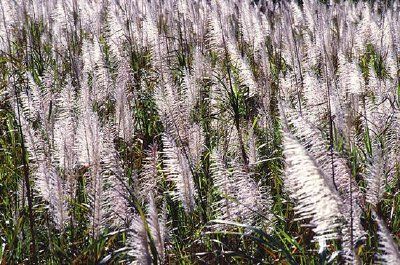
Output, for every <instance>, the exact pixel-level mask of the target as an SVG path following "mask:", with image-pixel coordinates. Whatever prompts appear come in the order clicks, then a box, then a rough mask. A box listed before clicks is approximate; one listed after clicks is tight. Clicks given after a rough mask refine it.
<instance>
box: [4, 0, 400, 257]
mask: <svg viewBox="0 0 400 265" xmlns="http://www.w3.org/2000/svg"><path fill="white" fill-rule="evenodd" d="M255 2H259V3H258V4H254V3H253V1H238V0H237V1H234V0H229V1H218V0H213V1H208V0H198V1H189V0H170V1H144V0H143V1H140V0H136V1H130V0H122V1H116V0H109V1H74V0H68V1H60V0H58V1H56V0H54V1H45V2H43V1H29V3H27V2H26V1H15V3H14V1H13V2H11V1H2V3H1V5H0V7H1V9H0V14H1V15H0V17H1V16H2V17H4V20H2V21H0V36H4V37H1V38H0V51H4V52H5V53H12V49H11V45H10V43H12V41H13V40H14V39H17V38H18V37H19V36H18V35H17V36H15V35H14V32H16V30H15V29H16V28H18V27H20V26H21V25H22V24H23V21H25V18H24V16H25V15H26V16H28V17H29V18H30V19H32V21H34V22H37V23H38V22H40V23H42V24H43V33H42V36H41V41H42V44H46V45H47V46H48V48H49V49H50V54H49V55H46V56H48V57H50V59H51V60H50V59H48V64H50V62H55V66H56V67H53V68H52V67H49V68H48V69H46V68H45V69H44V71H43V73H38V72H34V73H32V71H31V70H25V72H22V73H15V74H14V75H11V77H10V78H9V82H8V84H9V86H8V91H7V92H8V96H7V97H8V98H10V102H11V103H12V104H13V106H14V108H15V113H16V115H17V117H18V120H19V123H20V125H21V126H22V131H23V137H24V140H25V144H26V147H27V149H28V151H29V157H30V165H31V169H32V173H33V176H34V188H35V190H36V191H37V194H38V195H40V196H41V198H43V200H44V201H45V202H46V204H47V205H48V209H49V212H50V213H51V216H52V217H53V221H54V224H55V225H56V228H57V229H58V230H59V231H63V230H64V229H65V227H66V226H67V225H68V222H74V218H73V215H72V214H71V213H70V212H69V209H70V205H69V203H70V202H72V201H73V200H74V197H75V196H76V190H77V189H78V186H79V185H81V183H78V182H79V181H81V182H82V180H80V179H82V178H84V179H85V181H84V183H86V187H85V192H86V193H87V195H88V198H89V205H90V207H89V209H90V211H89V212H90V213H89V214H88V216H87V217H88V219H89V220H90V224H91V227H90V229H91V230H92V232H93V236H94V237H98V236H100V235H101V233H102V232H103V231H104V229H105V228H107V229H110V228H111V229H116V230H117V229H119V228H121V227H124V228H126V229H127V230H128V231H129V232H128V240H127V241H128V247H129V248H130V249H131V251H130V252H129V254H131V255H132V256H133V257H134V259H135V260H136V261H137V263H138V264H150V263H151V262H152V261H154V260H160V261H161V262H162V261H163V260H164V256H165V234H166V231H165V230H166V228H165V226H166V222H167V220H166V219H167V217H165V216H164V214H165V209H164V208H162V209H161V207H160V205H162V204H163V202H165V197H166V196H170V195H172V196H171V198H172V199H173V200H174V201H175V202H177V203H178V204H179V205H181V207H182V209H183V211H184V212H185V213H186V214H188V215H190V214H192V212H195V211H196V210H198V208H199V207H200V205H199V202H201V201H202V200H203V198H201V196H199V193H200V192H201V191H200V189H201V188H202V187H203V186H202V185H200V184H199V182H200V180H199V178H200V175H201V174H200V173H202V172H201V170H202V164H201V163H202V162H203V161H205V160H206V159H209V162H210V164H211V166H210V174H211V180H212V181H211V182H212V186H213V191H215V193H216V196H215V198H217V199H216V200H215V201H214V202H212V208H213V217H215V218H219V219H223V220H229V221H238V222H242V223H247V224H251V225H255V224H257V223H258V224H260V223H259V222H262V221H266V220H267V221H268V223H271V222H270V221H271V216H270V215H271V204H272V199H273V198H270V194H269V192H268V187H265V186H263V185H265V183H267V182H266V181H258V178H257V177H256V175H257V174H259V172H257V166H258V165H260V164H262V163H263V156H264V155H265V154H261V151H260V150H261V149H262V148H263V146H265V145H266V144H268V143H263V142H262V140H264V141H265V139H272V138H273V135H274V130H275V129H276V127H275V121H276V120H277V119H280V120H281V124H282V146H283V154H284V157H285V161H286V163H285V165H286V169H285V176H284V177H283V179H284V184H285V188H286V190H287V191H288V193H289V194H290V197H291V198H292V199H293V201H294V202H295V203H297V204H296V206H295V210H296V213H297V214H298V216H299V219H301V220H303V221H304V220H307V221H309V223H310V225H311V227H312V229H313V231H314V233H315V237H316V239H318V240H319V241H320V242H324V241H326V240H341V241H342V243H343V244H342V245H343V251H344V256H345V258H346V260H347V261H349V262H355V261H356V260H357V249H356V246H359V245H360V244H362V242H363V239H364V238H365V234H366V231H365V230H364V228H363V226H362V224H361V215H362V213H363V212H365V211H366V210H367V209H369V208H368V207H371V208H372V209H375V208H377V206H378V205H379V203H380V202H381V201H382V198H383V197H384V196H385V190H386V189H387V188H388V186H390V185H393V183H394V181H395V178H396V177H395V176H396V174H398V168H399V162H400V156H399V147H398V146H400V144H399V143H400V133H399V132H398V128H399V126H400V112H399V106H398V105H399V104H398V102H399V98H398V97H399V95H398V89H397V88H398V86H399V76H398V69H399V67H398V61H399V60H398V57H399V56H398V54H399V51H400V39H399V38H400V32H399V30H400V24H399V23H400V22H399V21H400V17H399V13H400V12H399V11H400V9H399V6H398V3H397V2H395V3H394V4H393V5H391V6H390V8H387V7H385V6H380V5H379V4H378V3H377V4H374V5H370V4H368V3H363V2H361V1H360V2H359V3H356V4H355V3H350V2H340V3H332V4H329V5H327V4H322V3H319V2H318V1H316V0H308V1H303V4H302V5H298V4H297V3H296V2H294V1H283V2H280V3H273V1H255ZM79 32H81V33H82V34H80V33H79ZM29 41H30V43H33V40H29ZM32 45H33V44H32ZM32 45H31V46H29V45H28V46H27V47H28V48H27V49H29V47H32ZM39 45H41V44H39ZM30 54H31V55H29V54H27V55H26V58H25V59H26V61H27V63H28V64H29V63H31V61H33V60H34V58H33V57H32V56H33V55H32V54H33V53H30ZM140 56H142V57H140ZM277 58H278V59H277ZM140 60H142V61H140ZM66 65H67V66H66ZM182 65H183V66H182ZM138 66H139V68H138ZM12 67H13V66H10V68H11V69H12ZM44 67H46V65H45V66H44ZM277 69H279V70H277ZM66 72H67V74H65V73H66ZM61 74H63V76H60V75H61ZM144 96H149V98H150V100H149V101H151V102H154V103H155V104H154V105H155V107H154V108H155V109H156V112H157V115H158V117H159V120H160V121H161V123H162V127H163V130H164V131H163V132H162V134H161V135H157V136H156V137H158V139H153V142H152V143H148V139H145V140H146V143H145V144H146V145H145V146H144V147H143V146H141V147H140V148H143V156H144V159H143V161H141V162H140V163H136V164H140V168H134V167H133V166H132V164H135V162H133V163H132V161H130V163H128V162H129V161H127V160H130V159H134V158H129V159H126V158H125V159H122V158H121V157H120V156H121V152H120V149H119V147H120V145H119V144H118V143H121V142H122V143H123V144H124V145H126V146H127V147H132V146H133V145H134V144H136V145H141V144H144V141H145V140H144V138H143V137H142V136H143V134H144V132H143V131H140V132H137V128H138V127H140V126H142V125H143V116H144V120H146V119H147V118H150V117H147V116H146V115H150V113H137V111H138V109H139V105H141V104H142V103H143V97H144ZM278 101H279V105H280V107H279V108H278V103H277V102H278ZM204 106H206V107H204ZM244 113H246V114H244ZM274 115H275V116H274ZM204 117H206V118H208V119H211V122H210V124H206V125H205V124H204V123H202V121H201V119H202V118H204ZM137 119H138V120H137ZM140 119H141V120H140ZM152 122H153V121H152ZM154 122H155V123H156V122H157V121H154ZM142 129H143V128H140V130H142ZM146 129H147V128H146ZM260 132H264V133H265V134H267V137H264V138H262V137H261V136H262V133H260ZM153 136H154V135H153ZM365 139H366V140H365ZM337 142H343V146H344V148H345V149H346V148H347V149H349V150H355V149H356V148H358V149H361V150H367V152H365V154H363V156H362V157H361V158H362V161H365V163H364V165H363V167H364V171H363V174H362V176H361V177H362V178H363V180H365V181H366V182H367V189H366V192H365V193H363V192H362V191H361V190H360V188H359V183H357V181H356V179H355V178H354V176H353V175H352V174H351V170H350V168H349V166H348V164H347V161H346V160H345V159H344V158H342V157H341V154H340V153H339V152H336V151H335V150H334V143H337ZM138 143H140V144H138ZM130 151H132V150H129V148H127V150H125V152H127V153H129V152H130ZM273 152H274V150H272V151H271V153H273ZM132 171H133V173H132ZM128 172H129V173H128ZM264 177H265V176H264ZM139 204H142V205H145V206H146V207H145V208H146V210H145V211H144V212H143V211H141V210H139V209H138V205H139ZM158 212H163V214H162V215H163V217H160V216H159V214H158ZM375 216H376V220H377V223H378V227H379V232H378V233H379V237H380V238H381V242H382V243H381V246H382V247H387V250H386V251H383V253H382V257H381V260H384V261H387V262H389V261H392V260H395V259H396V258H397V259H398V254H397V252H396V251H397V249H396V246H395V244H394V242H393V240H392V238H391V235H390V232H389V231H388V230H387V228H386V227H385V223H384V220H383V219H382V217H380V216H379V215H378V214H376V215H375ZM260 220H261V221H260ZM216 229H219V228H216ZM388 246H389V247H388ZM155 252H156V253H155Z"/></svg>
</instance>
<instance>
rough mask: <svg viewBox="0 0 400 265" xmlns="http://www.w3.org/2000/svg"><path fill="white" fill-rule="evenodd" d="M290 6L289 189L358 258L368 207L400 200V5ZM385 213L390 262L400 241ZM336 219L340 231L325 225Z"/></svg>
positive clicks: (286, 49)
mask: <svg viewBox="0 0 400 265" xmlns="http://www.w3.org/2000/svg"><path fill="white" fill-rule="evenodd" d="M280 7H281V9H280V11H278V12H280V13H281V14H282V17H283V18H284V19H283V20H282V21H280V22H281V23H278V24H279V26H282V31H278V34H280V35H279V38H281V39H282V42H281V43H280V44H281V46H280V47H281V50H280V52H281V53H282V57H283V60H284V64H285V65H286V67H287V70H286V71H282V72H281V73H280V78H279V81H280V84H281V90H280V91H281V95H282V99H281V100H282V103H281V120H282V123H283V124H284V125H283V128H284V130H283V146H284V155H285V159H286V178H285V181H286V182H287V188H288V190H289V191H290V192H291V193H292V196H293V198H294V199H295V200H297V201H298V202H299V204H300V205H298V207H297V208H298V213H299V215H300V217H301V218H305V217H307V218H310V222H311V224H312V225H313V227H314V231H315V232H316V235H317V236H318V235H319V234H321V231H320V229H321V227H322V228H324V229H323V230H322V234H324V233H327V234H328V235H330V236H332V235H333V236H335V237H336V236H338V237H341V238H342V241H343V247H344V251H345V256H346V259H347V261H348V262H358V261H357V246H360V244H362V242H363V238H364V237H365V234H366V231H365V230H364V228H363V226H362V222H361V218H362V215H363V213H366V212H368V211H369V210H370V209H377V208H379V205H380V203H382V201H383V199H384V198H385V196H386V197H387V196H388V195H389V197H392V198H393V194H387V191H389V190H393V189H394V188H395V186H396V185H397V184H396V174H398V167H399V153H398V145H399V138H398V135H399V134H398V128H399V127H398V125H399V115H398V113H399V93H398V87H399V73H398V70H399V51H400V40H399V36H398V35H397V33H398V31H399V22H398V21H399V8H400V7H399V3H398V2H394V3H393V4H392V5H385V4H383V3H375V4H373V5H370V4H368V3H365V2H359V3H357V4H354V3H350V2H340V3H331V4H329V5H321V4H318V3H317V1H304V3H303V5H302V6H298V5H297V4H295V3H294V2H287V3H284V4H282V5H281V6H280ZM284 8H285V9H284ZM340 145H341V147H339V149H341V151H342V152H343V153H346V152H348V153H353V154H356V159H358V160H359V161H362V163H361V167H362V169H361V170H360V172H361V174H360V175H361V176H360V177H361V181H360V180H359V179H358V181H356V178H355V176H352V175H353V174H352V173H351V171H352V170H354V169H352V168H350V167H349V161H348V160H346V159H344V158H341V155H340V154H339V153H338V152H336V151H335V148H337V147H338V146H340ZM296 152H297V154H298V157H297V158H294V154H295V153H296ZM299 165H303V166H306V165H307V167H308V169H304V170H305V171H307V172H304V173H303V174H299V173H298V172H299V170H300V169H301V167H300V168H299ZM302 175H303V177H301V176H302ZM309 181H321V183H323V184H321V186H320V188H321V190H320V191H317V190H315V189H314V190H313V192H316V195H315V196H310V195H309V194H310V193H306V192H307V190H309V189H310V186H309V184H310V182H309ZM364 181H365V183H366V189H365V192H362V190H364V189H362V188H360V186H363V184H362V183H363V182H364ZM308 192H310V191H308ZM306 194H307V195H306ZM306 196H310V197H309V198H307V197H306ZM316 198H321V200H320V201H318V200H319V199H316ZM325 199H328V200H329V201H331V207H329V208H325V209H324V210H326V209H330V213H328V214H327V215H328V216H329V215H331V216H333V217H335V218H332V219H329V220H324V219H321V220H320V222H318V221H316V220H318V218H320V216H319V211H321V210H323V208H321V207H323V205H325V203H324V200H325ZM393 199H394V198H393ZM315 201H317V202H315ZM312 202H315V203H312ZM319 203H321V205H319ZM301 205H302V206H301ZM337 210H338V212H335V211H337ZM304 211H305V213H304ZM303 216H304V217H303ZM375 217H376V219H377V223H378V226H379V236H380V240H382V241H381V242H382V243H381V245H380V247H381V248H380V249H381V251H382V252H383V254H382V257H381V260H384V261H386V262H388V263H390V264H392V263H393V264H395V263H396V262H395V260H397V262H398V254H397V251H398V250H397V247H396V246H395V244H394V241H393V240H392V238H391V235H390V233H389V232H388V230H387V229H386V228H384V226H385V223H384V221H383V217H382V216H381V215H380V214H375ZM334 220H335V221H336V222H339V223H340V229H339V230H334V231H331V230H330V228H335V226H334V225H328V226H327V227H324V225H325V224H327V221H330V222H333V221H334ZM338 232H340V233H339V234H338ZM385 237H386V239H385ZM388 242H390V243H388ZM386 244H388V245H390V248H389V247H388V248H389V249H390V250H388V251H385V248H386V247H387V246H388V245H386ZM382 246H386V247H382ZM393 249H394V250H395V251H394V252H391V250H393Z"/></svg>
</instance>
